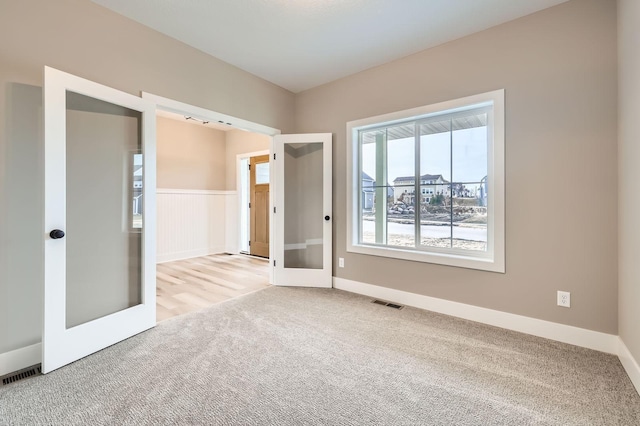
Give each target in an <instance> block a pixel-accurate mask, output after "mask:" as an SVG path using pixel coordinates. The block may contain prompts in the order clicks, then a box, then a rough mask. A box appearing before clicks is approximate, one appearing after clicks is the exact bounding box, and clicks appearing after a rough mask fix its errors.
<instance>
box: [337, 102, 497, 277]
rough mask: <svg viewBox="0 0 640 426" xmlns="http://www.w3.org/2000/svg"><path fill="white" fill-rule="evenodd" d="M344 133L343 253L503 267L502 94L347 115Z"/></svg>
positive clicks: (481, 266)
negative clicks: (345, 210)
mask: <svg viewBox="0 0 640 426" xmlns="http://www.w3.org/2000/svg"><path fill="white" fill-rule="evenodd" d="M347 137H348V138H349V141H348V146H349V148H348V167H349V172H348V177H349V179H350V182H349V185H348V186H347V187H348V189H349V191H348V197H349V198H348V199H349V203H348V214H349V222H348V229H347V250H348V251H351V252H356V253H363V254H370V255H376V256H385V257H393V258H400V259H407V260H414V261H422V262H430V263H438V264H443V265H450V266H459V267H466V268H473V269H481V270H487V271H494V272H504V91H503V90H497V91H494V92H489V93H484V94H480V95H475V96H470V97H467V98H463V99H457V100H454V101H448V102H443V103H440V104H436V105H429V106H425V107H420V108H415V109H412V110H407V111H401V112H398V113H392V114H387V115H383V116H378V117H372V118H367V119H363V120H358V121H352V122H350V123H348V124H347ZM365 176H366V180H365V178H364V177H365ZM365 190H366V191H367V192H368V193H369V194H371V197H370V199H369V200H368V201H367V199H365V198H363V197H362V196H360V194H362V193H363V191H365Z"/></svg>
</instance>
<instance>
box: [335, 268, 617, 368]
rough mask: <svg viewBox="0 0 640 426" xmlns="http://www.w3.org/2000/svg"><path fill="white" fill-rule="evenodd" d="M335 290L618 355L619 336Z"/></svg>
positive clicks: (363, 288) (357, 287)
mask: <svg viewBox="0 0 640 426" xmlns="http://www.w3.org/2000/svg"><path fill="white" fill-rule="evenodd" d="M333 287H334V288H337V289H340V290H345V291H349V292H352V293H358V294H362V295H365V296H370V297H375V298H379V299H384V300H387V301H390V302H395V303H399V304H402V305H407V306H413V307H415V308H420V309H425V310H428V311H433V312H438V313H441V314H445V315H451V316H454V317H458V318H463V319H467V320H471V321H476V322H480V323H483V324H488V325H492V326H495V327H500V328H505V329H507V330H513V331H518V332H520V333H526V334H531V335H533V336H538V337H544V338H546V339H551V340H556V341H558V342H563V343H569V344H571V345H576V346H581V347H584V348H588V349H594V350H596V351H601V352H606V353H610V354H615V355H617V354H618V349H619V348H618V347H619V343H618V336H615V335H613V334H607V333H601V332H598V331H593V330H587V329H584V328H579V327H573V326H570V325H565V324H558V323H554V322H551V321H545V320H541V319H536V318H530V317H525V316H522V315H516V314H511V313H508V312H502V311H496V310H493V309H487V308H482V307H479V306H473V305H467V304H464V303H459V302H452V301H450V300H445V299H438V298H435V297H430V296H424V295H421V294H415V293H409V292H406V291H401V290H396V289H392V288H387V287H380V286H376V285H372V284H365V283H361V282H357V281H351V280H346V279H343V278H336V277H334V278H333Z"/></svg>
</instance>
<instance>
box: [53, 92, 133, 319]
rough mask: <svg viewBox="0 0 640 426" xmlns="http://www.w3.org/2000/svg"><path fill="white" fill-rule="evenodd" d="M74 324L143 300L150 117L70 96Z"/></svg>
mask: <svg viewBox="0 0 640 426" xmlns="http://www.w3.org/2000/svg"><path fill="white" fill-rule="evenodd" d="M66 101H67V106H66V117H67V119H66V162H67V167H66V185H67V190H66V193H67V196H66V209H67V218H66V234H67V235H66V246H67V248H66V272H67V279H66V281H67V282H66V327H67V328H71V327H75V326H77V325H80V324H84V323H86V322H88V321H91V320H94V319H97V318H101V317H104V316H106V315H109V314H112V313H115V312H119V311H122V310H124V309H127V308H130V307H132V306H136V305H139V304H140V303H141V295H142V269H141V267H140V265H141V261H142V229H143V228H142V219H141V218H142V215H141V205H142V203H141V202H140V201H141V197H142V192H141V191H142V186H141V183H142V180H141V178H142V165H136V164H135V163H136V162H141V161H142V158H140V157H141V156H142V153H141V150H142V144H141V140H140V135H141V132H140V125H141V121H142V113H141V112H139V111H135V110H131V109H129V108H125V107H120V106H118V105H115V104H112V103H108V102H104V101H101V100H98V99H95V98H91V97H89V96H84V95H80V94H78V93H74V92H71V91H67V93H66Z"/></svg>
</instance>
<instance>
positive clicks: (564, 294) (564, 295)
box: [558, 291, 571, 308]
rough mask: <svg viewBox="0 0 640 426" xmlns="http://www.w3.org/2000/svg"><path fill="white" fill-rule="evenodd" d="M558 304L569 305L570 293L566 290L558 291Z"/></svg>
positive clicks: (567, 306)
mask: <svg viewBox="0 0 640 426" xmlns="http://www.w3.org/2000/svg"><path fill="white" fill-rule="evenodd" d="M558 306H562V307H565V308H570V307H571V293H569V292H568V291H558Z"/></svg>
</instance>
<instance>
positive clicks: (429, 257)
mask: <svg viewBox="0 0 640 426" xmlns="http://www.w3.org/2000/svg"><path fill="white" fill-rule="evenodd" d="M347 252H350V253H359V254H366V255H370V256H380V257H389V258H393V259H401V260H409V261H412V262H424V263H433V264H437V265H444V266H453V267H457V268H467V269H476V270H480V271H488V272H498V273H503V274H504V273H505V267H504V260H498V259H495V258H491V257H489V256H487V257H480V256H464V255H462V254H459V253H455V254H454V253H438V252H423V251H415V250H403V249H402V248H395V247H376V246H370V245H356V244H349V245H348V247H347Z"/></svg>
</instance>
